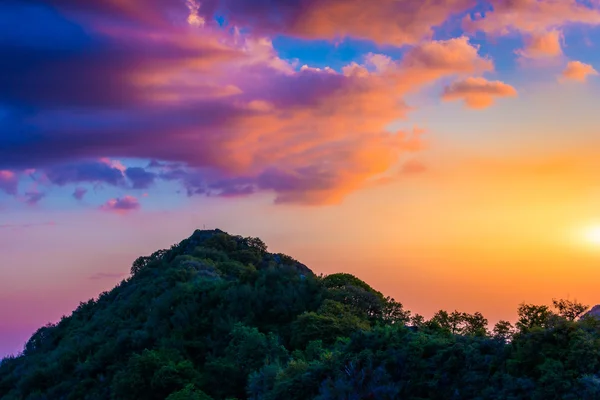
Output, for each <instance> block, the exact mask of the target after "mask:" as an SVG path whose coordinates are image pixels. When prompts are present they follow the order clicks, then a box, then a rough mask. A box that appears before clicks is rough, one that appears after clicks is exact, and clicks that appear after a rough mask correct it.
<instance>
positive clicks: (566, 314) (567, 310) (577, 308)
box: [552, 299, 590, 321]
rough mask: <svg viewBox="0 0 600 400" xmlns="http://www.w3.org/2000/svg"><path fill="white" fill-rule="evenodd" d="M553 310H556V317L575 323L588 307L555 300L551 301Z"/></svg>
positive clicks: (568, 301) (575, 302)
mask: <svg viewBox="0 0 600 400" xmlns="http://www.w3.org/2000/svg"><path fill="white" fill-rule="evenodd" d="M552 304H553V305H554V308H556V309H557V310H558V315H560V316H561V317H563V318H565V319H567V320H569V321H575V320H576V319H577V318H579V317H580V316H581V315H582V314H583V313H584V312H585V311H586V310H587V309H588V308H590V306H588V305H584V304H582V303H579V302H577V301H576V300H575V301H571V300H564V299H561V300H556V299H552Z"/></svg>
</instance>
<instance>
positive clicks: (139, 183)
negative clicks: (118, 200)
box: [125, 167, 156, 189]
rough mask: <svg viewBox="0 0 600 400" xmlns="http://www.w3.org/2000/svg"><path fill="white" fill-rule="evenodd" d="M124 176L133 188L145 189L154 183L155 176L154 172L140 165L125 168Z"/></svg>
mask: <svg viewBox="0 0 600 400" xmlns="http://www.w3.org/2000/svg"><path fill="white" fill-rule="evenodd" d="M125 176H127V179H129V180H130V181H131V183H132V185H133V188H134V189H147V188H149V187H150V186H152V185H153V184H154V180H155V178H156V174H155V173H153V172H148V171H146V170H145V169H144V168H140V167H131V168H127V170H125Z"/></svg>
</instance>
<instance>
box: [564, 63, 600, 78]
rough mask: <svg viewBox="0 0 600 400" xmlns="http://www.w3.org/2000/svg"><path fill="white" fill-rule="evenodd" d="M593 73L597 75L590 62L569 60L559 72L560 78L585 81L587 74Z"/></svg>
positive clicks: (591, 74)
mask: <svg viewBox="0 0 600 400" xmlns="http://www.w3.org/2000/svg"><path fill="white" fill-rule="evenodd" d="M595 75H598V71H596V70H595V69H594V67H592V66H591V65H590V64H585V63H582V62H581V61H569V63H568V64H567V67H566V68H565V69H564V71H563V72H562V74H561V77H560V80H561V81H566V80H572V81H577V82H585V81H586V80H587V78H588V77H589V76H595Z"/></svg>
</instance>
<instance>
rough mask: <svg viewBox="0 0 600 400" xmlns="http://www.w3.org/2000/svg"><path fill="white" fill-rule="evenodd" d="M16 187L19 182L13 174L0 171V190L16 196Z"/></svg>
mask: <svg viewBox="0 0 600 400" xmlns="http://www.w3.org/2000/svg"><path fill="white" fill-rule="evenodd" d="M18 185H19V181H18V179H17V175H16V174H15V173H14V172H12V171H7V170H0V190H2V191H4V192H6V193H7V194H10V195H13V196H14V195H16V194H17V188H18Z"/></svg>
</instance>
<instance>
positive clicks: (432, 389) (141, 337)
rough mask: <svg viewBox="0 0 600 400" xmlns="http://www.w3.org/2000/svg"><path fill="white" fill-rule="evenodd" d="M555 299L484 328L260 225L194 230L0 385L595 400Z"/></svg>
mask: <svg viewBox="0 0 600 400" xmlns="http://www.w3.org/2000/svg"><path fill="white" fill-rule="evenodd" d="M426 295H427V294H426V293H424V296H426ZM554 306H555V308H556V311H553V310H551V309H550V308H549V307H546V306H536V305H526V304H523V305H521V307H520V308H519V310H518V314H519V321H518V322H517V324H516V326H515V327H513V326H512V325H511V324H509V323H508V322H505V321H501V322H500V323H498V324H497V325H496V326H495V327H494V328H493V330H492V331H488V329H487V320H486V319H485V318H484V317H483V316H482V315H481V314H479V313H475V314H466V313H461V312H458V311H454V312H451V313H448V312H446V311H440V312H438V313H437V314H436V315H435V316H434V317H433V318H432V319H430V320H425V319H424V318H423V317H421V316H419V315H412V316H411V314H410V313H409V312H408V311H406V310H405V309H404V308H403V306H402V304H400V303H398V302H396V301H395V300H393V299H391V298H389V297H385V296H384V295H383V294H381V293H379V292H378V291H376V290H374V289H373V288H371V287H370V286H369V285H368V284H367V283H365V282H363V281H361V280H360V279H358V278H356V277H354V276H352V275H349V274H343V273H340V274H333V275H329V276H325V277H324V276H316V275H315V274H314V273H313V272H312V271H311V270H310V269H309V268H307V267H306V266H305V265H303V264H301V263H300V262H298V261H296V260H294V259H293V258H292V257H289V256H286V255H283V254H272V253H269V252H268V251H267V246H266V245H265V244H264V243H263V242H262V241H261V240H260V239H258V238H251V237H250V238H244V237H240V236H232V235H229V234H227V233H225V232H222V231H220V230H214V231H196V232H194V234H193V235H192V236H191V237H189V238H188V239H185V240H183V241H182V242H181V243H179V244H177V245H174V246H172V247H171V248H170V249H168V250H160V251H157V252H155V253H153V254H152V255H150V256H147V257H140V258H138V259H137V260H135V262H134V263H133V265H132V267H131V276H130V277H129V278H128V279H126V280H123V281H122V282H121V283H120V284H119V285H118V286H116V287H115V288H114V289H113V290H111V291H110V292H104V293H102V294H100V295H99V296H98V298H96V299H91V300H89V301H87V302H82V303H81V304H80V305H79V307H78V308H77V309H76V310H75V311H74V312H73V313H72V314H71V315H70V316H65V317H63V318H62V319H61V321H60V322H58V323H57V324H48V325H46V326H44V327H42V328H40V329H39V330H38V331H37V332H36V333H35V334H34V335H33V336H32V337H31V338H30V340H29V341H28V342H27V344H26V345H25V347H24V349H23V352H22V354H21V355H19V356H18V357H9V358H6V359H4V360H3V361H2V363H1V364H0V398H1V399H6V400H16V399H27V400H42V399H52V400H54V399H59V400H60V399H89V400H99V399H119V400H127V399H144V400H153V399H161V400H163V399H168V400H183V399H190V400H199V399H201V400H210V399H215V400H217V399H255V400H259V399H264V400H271V399H272V400H277V399H286V400H288V399H289V400H294V399H297V400H306V399H319V400H326V399H339V400H342V399H346V400H351V399H357V400H358V399H381V400H383V399H414V400H417V399H444V400H447V399H544V400H547V399H574V400H575V399H598V398H600V378H599V376H600V322H598V320H597V319H596V318H583V319H581V320H577V317H578V316H579V315H581V314H582V313H583V311H584V310H585V309H586V307H585V306H583V305H581V304H578V303H575V302H569V301H564V300H561V301H555V302H554Z"/></svg>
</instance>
